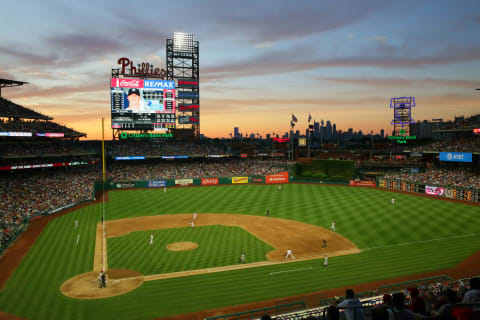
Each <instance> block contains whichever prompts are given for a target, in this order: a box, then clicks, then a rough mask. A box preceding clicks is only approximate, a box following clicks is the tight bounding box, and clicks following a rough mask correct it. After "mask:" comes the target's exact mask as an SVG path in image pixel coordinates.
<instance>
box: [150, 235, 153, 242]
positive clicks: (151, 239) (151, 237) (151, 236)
mask: <svg viewBox="0 0 480 320" xmlns="http://www.w3.org/2000/svg"><path fill="white" fill-rule="evenodd" d="M150 244H153V233H151V234H150Z"/></svg>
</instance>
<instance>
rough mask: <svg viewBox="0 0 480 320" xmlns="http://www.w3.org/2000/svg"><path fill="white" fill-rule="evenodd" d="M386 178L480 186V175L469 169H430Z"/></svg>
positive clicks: (425, 182)
mask: <svg viewBox="0 0 480 320" xmlns="http://www.w3.org/2000/svg"><path fill="white" fill-rule="evenodd" d="M385 178H386V179H395V180H401V181H404V182H419V183H421V184H425V185H438V186H442V187H447V186H457V187H466V188H480V175H479V174H476V173H474V172H472V171H471V170H467V169H460V168H456V169H452V168H450V169H434V168H431V169H428V170H427V171H425V172H419V173H399V174H388V175H386V176H385Z"/></svg>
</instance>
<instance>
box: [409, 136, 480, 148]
mask: <svg viewBox="0 0 480 320" xmlns="http://www.w3.org/2000/svg"><path fill="white" fill-rule="evenodd" d="M479 150H480V135H478V136H473V137H467V136H464V137H456V138H454V139H449V140H444V141H436V142H433V143H431V144H429V145H426V146H419V147H415V148H413V151H415V152H421V151H437V152H478V151H479Z"/></svg>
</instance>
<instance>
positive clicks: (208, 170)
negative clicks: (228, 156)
mask: <svg viewBox="0 0 480 320" xmlns="http://www.w3.org/2000/svg"><path fill="white" fill-rule="evenodd" d="M284 170H285V169H284V168H282V167H279V166H277V165H276V163H273V162H272V161H267V160H225V161H218V162H217V161H216V162H203V161H185V162H180V161H175V162H167V161H161V162H134V163H133V162H129V163H124V162H116V163H114V164H112V165H111V166H110V168H109V170H108V176H109V177H111V178H112V179H113V180H115V181H127V180H154V179H160V178H163V179H175V178H206V177H233V176H255V175H268V174H273V173H277V172H280V171H284Z"/></svg>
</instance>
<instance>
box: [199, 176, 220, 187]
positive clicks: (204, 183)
mask: <svg viewBox="0 0 480 320" xmlns="http://www.w3.org/2000/svg"><path fill="white" fill-rule="evenodd" d="M214 184H218V178H206V179H202V186H208V185H214Z"/></svg>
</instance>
